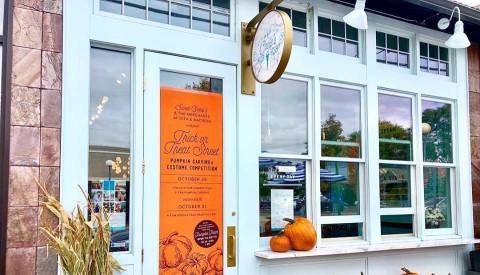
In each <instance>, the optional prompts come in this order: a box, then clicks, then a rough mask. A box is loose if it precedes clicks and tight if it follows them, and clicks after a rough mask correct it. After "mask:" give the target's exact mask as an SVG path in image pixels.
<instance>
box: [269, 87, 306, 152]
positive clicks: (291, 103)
mask: <svg viewBox="0 0 480 275" xmlns="http://www.w3.org/2000/svg"><path fill="white" fill-rule="evenodd" d="M307 93H308V84H307V82H304V81H297V80H290V79H280V80H278V81H277V82H275V83H274V84H270V85H269V84H264V85H262V152H266V153H282V154H299V155H305V154H308V138H307V136H308V132H307V110H308V107H307Z"/></svg>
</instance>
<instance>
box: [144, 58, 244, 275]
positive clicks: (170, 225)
mask: <svg viewBox="0 0 480 275" xmlns="http://www.w3.org/2000/svg"><path fill="white" fill-rule="evenodd" d="M235 79H236V70H235V67H233V66H229V65H223V64H218V63H212V62H207V61H200V60H196V59H190V58H185V57H177V56H171V55H165V54H157V53H149V52H148V53H146V54H145V80H146V81H145V94H144V106H145V109H144V159H145V173H144V175H145V176H144V177H145V181H144V182H145V186H144V201H143V213H144V214H143V221H144V224H143V228H144V229H143V249H144V251H143V253H144V254H143V255H144V264H143V274H162V275H163V274H178V275H180V274H236V267H235V265H236V263H235V261H234V258H235V255H236V254H237V253H236V250H237V244H236V239H235V238H236V225H237V215H236V212H237V193H236V163H235V161H236V155H235V153H236V146H237V143H236V100H235V98H236V83H235Z"/></svg>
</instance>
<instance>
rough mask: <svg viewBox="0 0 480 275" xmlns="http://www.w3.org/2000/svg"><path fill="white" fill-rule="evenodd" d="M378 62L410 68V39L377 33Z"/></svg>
mask: <svg viewBox="0 0 480 275" xmlns="http://www.w3.org/2000/svg"><path fill="white" fill-rule="evenodd" d="M376 44H377V62H379V63H386V64H390V65H394V66H398V67H404V68H410V62H409V59H410V39H408V38H405V37H401V36H396V35H393V34H386V33H383V32H377V34H376Z"/></svg>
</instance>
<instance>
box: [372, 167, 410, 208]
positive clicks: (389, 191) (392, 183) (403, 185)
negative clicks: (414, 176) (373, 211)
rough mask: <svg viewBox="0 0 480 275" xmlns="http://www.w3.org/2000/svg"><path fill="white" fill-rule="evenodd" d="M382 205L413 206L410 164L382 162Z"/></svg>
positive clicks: (388, 206) (395, 206)
mask: <svg viewBox="0 0 480 275" xmlns="http://www.w3.org/2000/svg"><path fill="white" fill-rule="evenodd" d="M379 182H380V207H381V208H400V207H411V206H412V200H411V189H410V188H411V177H410V166H408V165H395V164H380V177H379Z"/></svg>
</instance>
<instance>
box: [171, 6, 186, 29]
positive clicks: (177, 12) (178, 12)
mask: <svg viewBox="0 0 480 275" xmlns="http://www.w3.org/2000/svg"><path fill="white" fill-rule="evenodd" d="M170 6H171V9H172V14H171V23H172V25H175V26H180V27H184V28H190V7H189V6H185V5H180V4H175V3H171V4H170Z"/></svg>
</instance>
